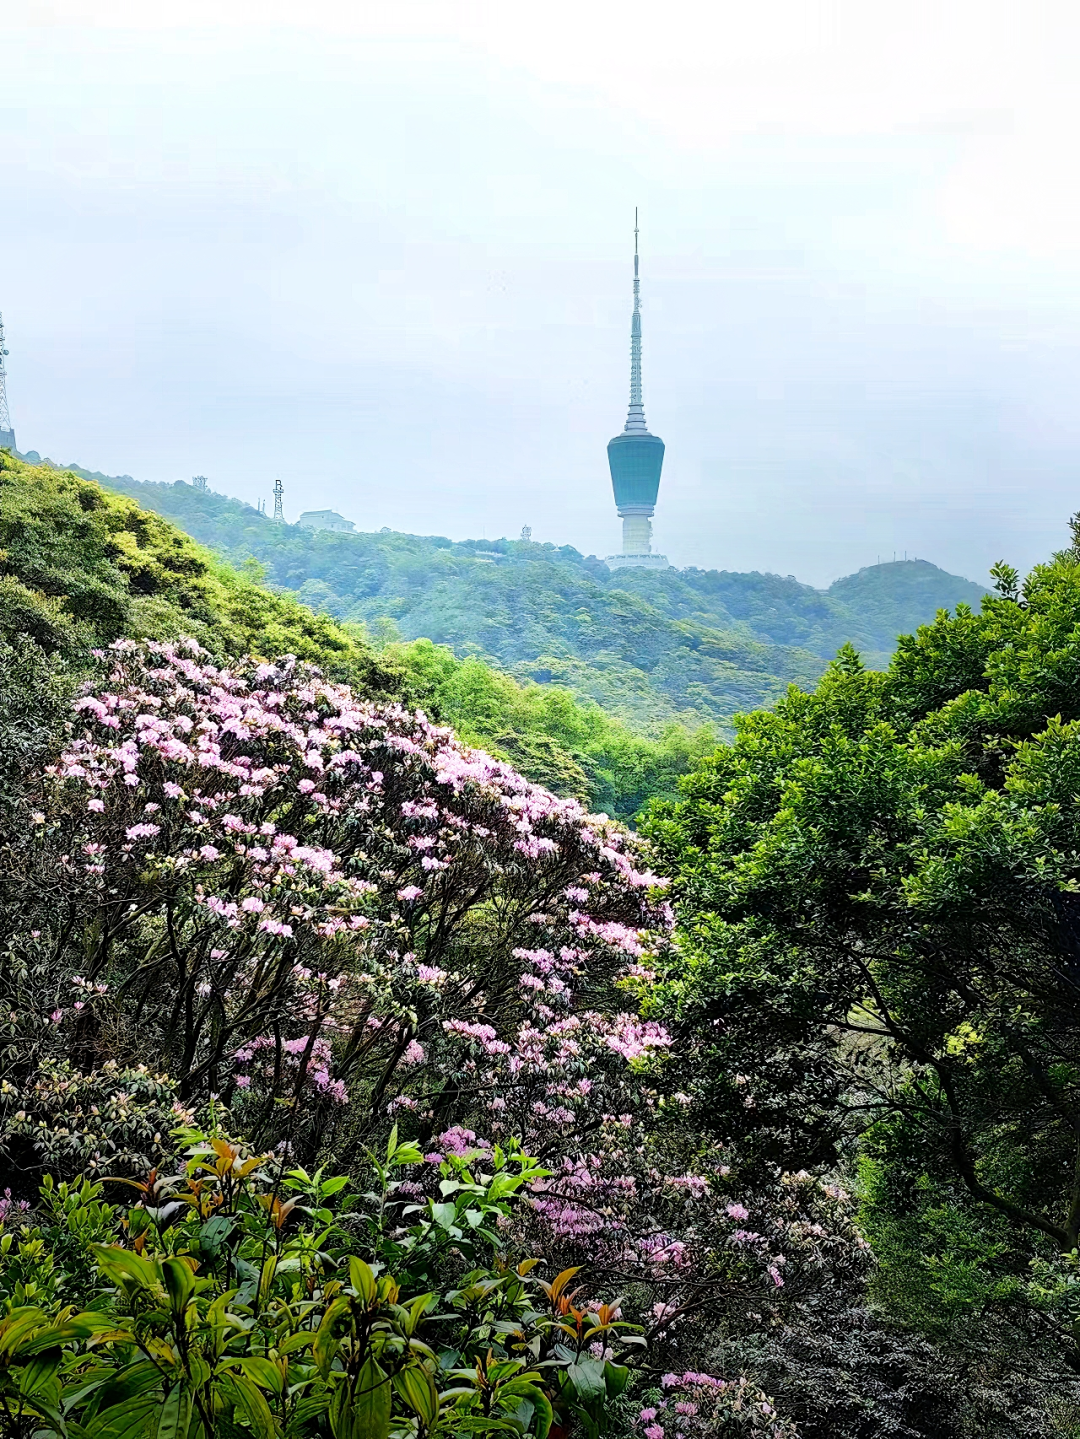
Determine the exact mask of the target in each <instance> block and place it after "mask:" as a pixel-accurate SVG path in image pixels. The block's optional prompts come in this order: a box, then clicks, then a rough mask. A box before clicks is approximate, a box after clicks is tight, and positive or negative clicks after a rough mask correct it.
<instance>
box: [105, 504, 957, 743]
mask: <svg viewBox="0 0 1080 1439" xmlns="http://www.w3.org/2000/svg"><path fill="white" fill-rule="evenodd" d="M100 478H101V481H102V483H103V484H107V485H109V486H110V487H112V488H115V489H119V490H121V491H122V492H123V493H125V494H129V495H132V496H134V497H136V498H137V499H138V501H139V503H140V504H141V505H143V506H145V507H147V508H149V509H153V510H155V511H157V512H158V513H160V514H162V515H166V516H167V517H168V518H170V519H172V520H173V521H174V522H175V523H176V524H178V525H179V526H180V527H181V528H182V529H184V530H186V531H187V532H188V533H189V534H191V535H193V536H194V537H195V538H196V539H198V540H200V541H201V542H202V543H203V544H205V545H208V546H210V547H211V548H212V549H214V550H215V551H216V552H217V553H218V554H220V555H222V556H225V557H227V558H228V559H229V560H230V561H231V562H232V563H233V564H234V565H239V566H242V565H243V564H244V563H245V562H249V561H256V562H257V563H258V565H260V566H261V567H262V569H261V571H259V572H260V573H264V574H265V577H266V580H267V582H268V583H269V584H271V585H272V586H275V587H279V588H281V589H284V590H288V591H290V592H291V593H293V594H295V595H296V596H297V597H298V598H300V599H301V600H303V602H304V603H305V604H308V605H310V606H311V607H312V608H313V609H315V610H316V611H319V612H322V613H325V614H328V615H331V616H333V617H334V618H335V619H338V620H341V621H361V622H363V623H364V624H365V625H366V626H367V627H368V629H369V631H370V632H371V633H372V634H373V635H374V636H375V637H376V639H378V640H381V641H384V642H385V641H388V640H395V639H400V640H405V641H409V640H414V639H417V638H425V639H429V640H432V641H434V642H435V643H436V644H444V645H448V646H450V648H451V649H452V650H453V651H454V653H455V654H456V655H457V656H459V657H462V656H466V655H478V656H481V657H483V658H486V659H489V660H491V661H493V662H494V663H496V664H497V665H499V666H500V667H502V668H503V669H505V670H506V671H508V672H509V673H511V674H513V675H515V676H517V677H518V678H522V679H535V680H538V681H540V682H541V683H544V684H549V683H556V684H561V685H565V686H567V687H568V688H570V689H571V690H573V691H574V693H576V694H578V695H580V696H583V697H589V698H592V699H595V700H597V701H599V702H600V703H601V704H602V705H603V706H604V708H605V710H607V711H608V712H609V713H611V714H617V715H620V716H622V717H623V718H625V719H627V720H628V721H630V722H631V723H632V724H633V725H634V726H635V727H636V728H637V729H639V730H645V731H646V732H651V733H654V734H655V733H659V732H660V731H661V730H662V729H663V727H664V726H665V725H666V724H667V723H668V722H669V721H670V720H671V719H672V718H673V717H676V716H678V717H681V718H682V719H683V720H684V722H685V723H687V724H689V725H690V727H691V728H693V727H696V726H697V725H699V724H700V723H701V722H703V721H710V722H719V723H720V724H721V725H723V726H727V725H728V724H730V720H731V716H732V715H733V714H734V713H736V712H737V711H741V710H745V709H751V708H753V707H755V706H756V705H761V704H768V703H771V702H772V701H774V700H776V699H778V698H779V697H780V696H781V695H782V694H783V693H784V691H785V689H786V688H787V686H788V684H789V683H792V682H794V683H796V684H798V685H801V686H804V687H805V686H807V685H810V684H812V683H813V682H814V680H815V679H817V677H818V676H819V675H820V674H821V673H822V671H823V670H824V667H825V665H826V664H827V662H828V661H829V659H831V658H832V656H833V655H834V654H835V653H836V651H837V650H838V649H839V647H840V646H841V645H842V644H844V643H847V642H850V643H853V644H854V645H855V646H856V647H857V648H858V649H859V650H860V652H861V653H862V654H863V656H864V659H865V662H866V663H867V664H868V665H871V666H881V665H884V664H885V663H886V662H887V659H888V656H889V654H890V653H891V652H892V649H893V647H894V644H895V640H896V636H897V635H898V634H900V633H907V632H910V631H912V630H914V629H915V628H916V627H917V626H918V625H920V624H924V623H927V622H929V621H931V620H932V619H933V618H934V614H935V613H936V611H937V610H938V609H939V608H952V607H954V606H955V605H956V604H957V603H958V602H965V603H969V604H973V605H977V604H978V603H979V601H980V599H981V597H982V594H983V590H982V589H981V588H980V587H979V586H977V585H975V584H973V583H971V582H970V581H968V580H964V579H961V578H959V577H957V576H955V575H949V574H946V573H945V572H944V571H942V570H939V569H937V568H936V567H935V566H934V565H931V564H928V563H927V562H925V561H921V560H912V561H906V562H905V561H901V562H898V563H896V564H891V565H880V566H876V567H873V568H871V569H869V570H862V571H860V572H859V574H858V575H852V576H850V577H848V578H847V579H843V580H839V581H838V582H837V583H836V584H834V585H833V586H832V587H831V589H830V590H829V591H828V592H826V593H822V592H820V591H818V590H814V589H811V588H810V587H809V586H808V585H803V584H800V583H799V582H798V581H797V580H795V579H794V578H787V579H783V578H781V577H779V576H777V575H763V574H729V573H723V572H718V571H713V570H710V571H703V570H671V571H668V572H665V573H654V572H647V571H641V570H638V571H634V570H629V571H627V570H622V571H619V572H617V573H612V572H609V571H608V569H607V566H606V565H605V564H604V563H603V562H602V561H601V560H598V559H596V558H595V557H593V556H590V557H585V556H582V555H580V554H579V553H578V552H577V551H576V550H574V549H572V548H571V547H570V546H563V547H561V548H556V547H555V546H552V545H541V544H533V543H528V542H523V541H520V540H495V541H481V540H473V541H464V542H457V543H455V542H451V541H450V540H447V539H440V538H438V537H422V536H417V535H404V534H396V533H379V534H356V535H348V534H338V533H332V532H328V531H324V532H321V533H312V532H311V531H307V530H302V529H300V528H299V527H298V526H294V525H285V526H282V525H275V524H274V523H273V521H272V520H269V519H267V517H266V516H265V515H262V514H260V513H259V512H258V511H256V510H254V509H252V508H251V507H250V506H248V505H245V504H242V503H241V502H240V501H238V500H232V499H228V498H226V497H224V496H222V495H216V494H213V493H211V492H207V491H200V490H196V489H194V488H192V487H191V486H190V485H186V484H182V483H178V484H175V485H155V484H140V483H137V482H136V481H133V480H129V479H126V478H123V479H117V478H113V479H108V478H106V477H104V476H102V477H100Z"/></svg>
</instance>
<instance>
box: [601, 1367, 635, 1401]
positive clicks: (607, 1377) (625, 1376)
mask: <svg viewBox="0 0 1080 1439" xmlns="http://www.w3.org/2000/svg"><path fill="white" fill-rule="evenodd" d="M629 1382H630V1370H629V1369H627V1367H626V1365H625V1364H612V1362H611V1361H610V1359H609V1360H608V1362H607V1363H606V1364H605V1365H604V1384H605V1386H606V1387H607V1396H608V1398H609V1399H618V1397H619V1395H620V1394H621V1393H622V1392H623V1390H624V1389H625V1388H626V1386H627V1384H629Z"/></svg>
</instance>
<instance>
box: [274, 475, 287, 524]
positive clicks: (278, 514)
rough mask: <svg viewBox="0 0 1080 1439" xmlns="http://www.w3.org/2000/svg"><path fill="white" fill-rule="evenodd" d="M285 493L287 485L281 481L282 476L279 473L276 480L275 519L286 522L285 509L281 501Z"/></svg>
mask: <svg viewBox="0 0 1080 1439" xmlns="http://www.w3.org/2000/svg"><path fill="white" fill-rule="evenodd" d="M284 494H285V486H284V485H283V484H282V483H281V476H280V475H278V477H277V479H276V480H275V481H274V519H275V520H280V521H281V522H282V524H284V522H285V511H284V510H283V509H282V505H281V501H282V498H283V497H284Z"/></svg>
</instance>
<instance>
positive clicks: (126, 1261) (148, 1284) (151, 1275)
mask: <svg viewBox="0 0 1080 1439" xmlns="http://www.w3.org/2000/svg"><path fill="white" fill-rule="evenodd" d="M90 1248H91V1250H92V1252H93V1255H94V1258H95V1259H96V1260H97V1263H98V1268H99V1269H100V1270H101V1272H102V1274H104V1275H105V1277H106V1278H107V1279H111V1280H112V1281H113V1283H114V1284H119V1285H120V1286H121V1287H122V1288H124V1289H128V1288H130V1287H134V1288H137V1289H154V1288H156V1286H157V1283H158V1271H157V1265H156V1264H153V1263H152V1262H151V1261H150V1260H149V1259H144V1258H143V1257H142V1255H141V1254H133V1253H132V1252H131V1250H130V1249H121V1248H120V1246H119V1244H91V1246H90Z"/></svg>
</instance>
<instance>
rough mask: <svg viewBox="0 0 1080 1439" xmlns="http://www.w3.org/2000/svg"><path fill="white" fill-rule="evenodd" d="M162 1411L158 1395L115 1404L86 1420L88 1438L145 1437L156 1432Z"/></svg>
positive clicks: (117, 1438)
mask: <svg viewBox="0 0 1080 1439" xmlns="http://www.w3.org/2000/svg"><path fill="white" fill-rule="evenodd" d="M160 1411H161V1401H160V1399H158V1398H157V1397H156V1396H155V1397H154V1398H150V1397H148V1396H146V1395H144V1396H143V1397H142V1398H140V1399H132V1400H129V1401H128V1402H127V1403H126V1404H115V1405H113V1406H112V1407H111V1408H109V1409H105V1410H103V1411H102V1412H101V1413H99V1414H95V1415H94V1417H93V1418H92V1419H90V1420H87V1421H84V1428H85V1430H86V1434H87V1439H144V1436H148V1435H152V1434H154V1433H155V1431H156V1428H157V1418H158V1414H159V1413H160Z"/></svg>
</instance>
